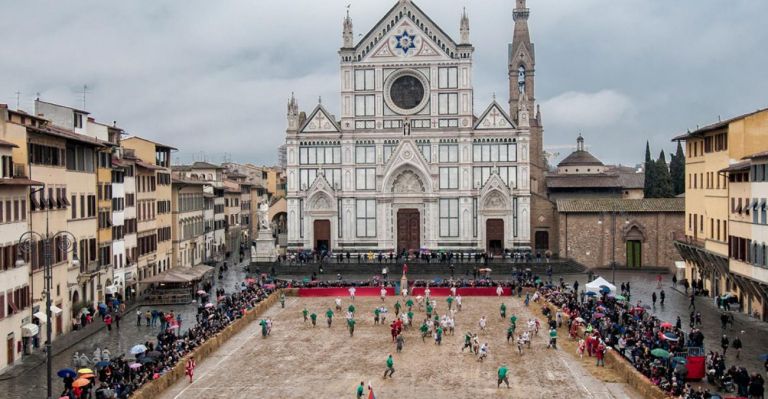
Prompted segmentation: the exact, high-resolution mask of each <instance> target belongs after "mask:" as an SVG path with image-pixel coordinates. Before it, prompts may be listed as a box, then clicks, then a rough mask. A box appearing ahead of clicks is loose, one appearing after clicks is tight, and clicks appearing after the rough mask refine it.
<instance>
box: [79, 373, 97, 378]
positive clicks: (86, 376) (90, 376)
mask: <svg viewBox="0 0 768 399" xmlns="http://www.w3.org/2000/svg"><path fill="white" fill-rule="evenodd" d="M94 377H96V376H95V375H93V374H83V375H81V376H80V377H78V378H94Z"/></svg>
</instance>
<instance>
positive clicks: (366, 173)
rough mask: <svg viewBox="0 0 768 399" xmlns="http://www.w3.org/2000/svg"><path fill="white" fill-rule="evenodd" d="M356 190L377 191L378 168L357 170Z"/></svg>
mask: <svg viewBox="0 0 768 399" xmlns="http://www.w3.org/2000/svg"><path fill="white" fill-rule="evenodd" d="M355 189H357V190H375V189H376V168H357V169H355Z"/></svg>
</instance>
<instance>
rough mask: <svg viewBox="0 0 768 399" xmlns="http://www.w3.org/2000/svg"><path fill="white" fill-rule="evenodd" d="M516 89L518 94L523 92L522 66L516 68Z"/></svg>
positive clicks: (523, 71) (523, 75)
mask: <svg viewBox="0 0 768 399" xmlns="http://www.w3.org/2000/svg"><path fill="white" fill-rule="evenodd" d="M517 88H518V90H519V91H520V93H522V92H523V91H525V67H524V66H522V65H520V67H519V68H517Z"/></svg>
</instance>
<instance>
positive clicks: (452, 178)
mask: <svg viewBox="0 0 768 399" xmlns="http://www.w3.org/2000/svg"><path fill="white" fill-rule="evenodd" d="M458 188H459V168H440V189H441V190H446V189H458Z"/></svg>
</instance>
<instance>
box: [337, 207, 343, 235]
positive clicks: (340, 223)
mask: <svg viewBox="0 0 768 399" xmlns="http://www.w3.org/2000/svg"><path fill="white" fill-rule="evenodd" d="M336 210H337V211H338V216H337V217H336V232H337V234H338V236H339V238H342V237H344V234H343V231H344V219H343V218H342V216H343V215H344V212H342V211H341V200H340V199H339V200H336Z"/></svg>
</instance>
